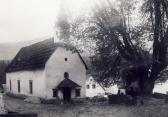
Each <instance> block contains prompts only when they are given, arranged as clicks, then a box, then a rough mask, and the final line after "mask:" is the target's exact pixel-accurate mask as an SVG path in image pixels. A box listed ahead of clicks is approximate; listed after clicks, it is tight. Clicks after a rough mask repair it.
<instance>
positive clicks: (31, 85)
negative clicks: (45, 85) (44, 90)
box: [29, 80, 33, 94]
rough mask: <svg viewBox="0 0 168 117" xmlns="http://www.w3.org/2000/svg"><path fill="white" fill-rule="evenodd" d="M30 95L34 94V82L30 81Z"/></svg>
mask: <svg viewBox="0 0 168 117" xmlns="http://www.w3.org/2000/svg"><path fill="white" fill-rule="evenodd" d="M29 93H30V94H33V80H29Z"/></svg>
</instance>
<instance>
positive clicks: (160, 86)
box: [153, 81, 168, 94]
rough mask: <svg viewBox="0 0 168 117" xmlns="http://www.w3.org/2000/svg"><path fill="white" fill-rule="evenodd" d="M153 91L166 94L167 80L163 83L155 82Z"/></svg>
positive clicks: (167, 89) (167, 90)
mask: <svg viewBox="0 0 168 117" xmlns="http://www.w3.org/2000/svg"><path fill="white" fill-rule="evenodd" d="M153 92H157V93H163V94H167V92H168V81H166V82H165V83H157V84H155V87H154V89H153Z"/></svg>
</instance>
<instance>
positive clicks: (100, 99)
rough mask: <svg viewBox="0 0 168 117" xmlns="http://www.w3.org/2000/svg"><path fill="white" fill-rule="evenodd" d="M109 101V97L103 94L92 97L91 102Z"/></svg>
mask: <svg viewBox="0 0 168 117" xmlns="http://www.w3.org/2000/svg"><path fill="white" fill-rule="evenodd" d="M105 101H107V98H105V97H101V96H94V97H93V98H91V102H105Z"/></svg>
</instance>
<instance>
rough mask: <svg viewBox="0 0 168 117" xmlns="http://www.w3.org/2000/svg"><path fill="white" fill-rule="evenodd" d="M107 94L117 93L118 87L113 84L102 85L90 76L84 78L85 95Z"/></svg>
mask: <svg viewBox="0 0 168 117" xmlns="http://www.w3.org/2000/svg"><path fill="white" fill-rule="evenodd" d="M106 93H108V94H117V93H118V87H117V85H113V86H111V87H109V88H104V87H102V86H101V85H100V84H99V83H97V82H96V81H95V80H94V79H93V77H92V76H90V77H89V78H88V79H87V80H86V97H94V96H105V97H106Z"/></svg>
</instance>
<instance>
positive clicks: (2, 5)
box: [0, 0, 94, 43]
mask: <svg viewBox="0 0 168 117" xmlns="http://www.w3.org/2000/svg"><path fill="white" fill-rule="evenodd" d="M61 1H63V0H61ZM64 1H65V4H64V5H65V8H66V10H67V11H68V12H69V13H71V15H78V14H81V13H84V12H87V10H89V8H90V6H91V5H92V4H94V0H64ZM60 5H61V3H60V0H0V43H6V42H18V41H27V40H34V39H41V38H42V39H43V38H48V37H53V36H54V24H55V22H56V20H57V16H58V13H59V12H60Z"/></svg>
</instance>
